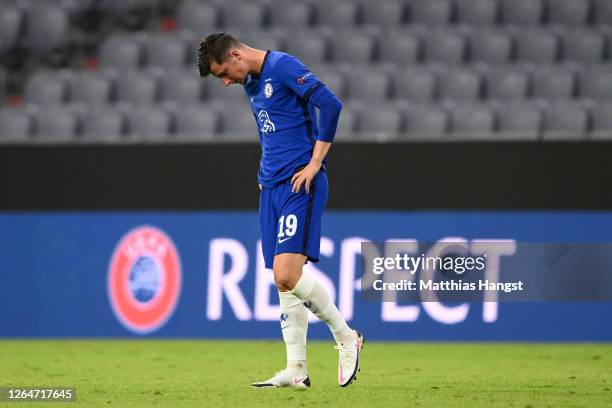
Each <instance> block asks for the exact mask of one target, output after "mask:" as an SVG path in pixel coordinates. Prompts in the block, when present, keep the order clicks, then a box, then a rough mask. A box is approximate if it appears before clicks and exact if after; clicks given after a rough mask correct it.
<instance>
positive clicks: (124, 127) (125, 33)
mask: <svg viewBox="0 0 612 408" xmlns="http://www.w3.org/2000/svg"><path fill="white" fill-rule="evenodd" d="M611 28H612V2H611V1H609V0H381V1H377V2H371V1H365V0H341V1H334V2H327V1H324V0H307V1H300V2H296V1H291V0H255V1H248V0H231V1H226V2H222V1H219V0H155V1H144V0H129V1H127V0H105V1H102V0H87V1H76V0H41V1H33V0H0V57H1V64H0V87H2V89H1V90H0V118H1V119H2V122H3V123H2V124H0V132H2V134H0V141H18V142H19V141H21V142H23V141H32V142H36V141H40V140H46V141H53V140H62V141H66V140H68V141H69V140H73V141H75V142H76V141H78V142H89V141H92V142H93V141H104V142H109V143H110V142H120V141H134V140H138V141H143V140H144V141H163V140H178V141H180V140H195V141H224V140H229V141H247V140H252V141H255V140H256V138H255V137H253V132H254V129H256V127H255V126H256V125H255V122H254V120H253V115H252V113H251V111H250V109H249V106H248V103H247V101H246V98H245V96H244V92H243V90H242V89H240V87H230V88H228V89H226V88H224V87H223V86H221V84H219V82H218V81H216V80H214V78H212V79H211V78H209V79H207V80H202V79H201V78H199V77H198V73H197V70H196V68H195V61H196V58H197V55H196V54H197V52H196V51H197V44H198V42H199V39H200V38H201V36H202V35H204V34H206V33H209V32H213V31H218V30H228V31H230V32H232V33H234V34H235V35H236V36H237V37H238V38H240V39H243V40H244V41H245V42H246V43H248V44H251V45H253V46H255V47H258V48H264V49H266V48H268V49H278V50H281V51H287V52H289V53H292V54H295V55H296V56H298V57H299V58H300V59H302V60H303V61H304V62H305V63H306V64H307V65H308V66H309V67H310V68H311V69H312V71H313V72H315V73H316V74H317V76H318V77H319V78H320V79H321V80H322V81H323V82H325V83H326V84H328V86H329V87H330V88H331V89H332V90H333V91H334V92H336V93H337V94H338V95H339V96H340V97H341V98H342V100H343V102H344V106H345V110H344V113H343V116H342V119H341V122H340V125H339V129H340V131H339V132H338V140H339V141H350V140H364V139H367V138H368V137H370V138H371V139H373V140H378V141H386V140H422V139H423V138H429V139H430V140H450V139H452V140H483V139H489V140H508V139H513V138H514V139H516V140H552V139H580V140H584V139H589V138H592V139H604V138H611V137H612V120H610V119H609V116H606V115H607V114H608V113H610V107H609V103H610V102H612V65H611V64H610V58H611V47H612V43H611V41H612V34H611V33H612V30H611ZM77 107H78V108H77ZM383 107H384V109H385V110H383V109H382V108H383ZM52 112H55V113H57V112H59V113H58V114H57V116H56V117H53V115H52ZM198 112H199V115H198ZM96 114H99V115H101V117H100V118H99V120H97V119H96V118H95V115H96ZM232 115H233V116H232ZM232 118H233V119H232ZM249 122H252V123H250V125H249ZM62 131H65V134H64V135H60V133H61V132H62ZM46 132H48V133H49V134H48V135H44V133H46ZM393 132H396V133H397V134H393ZM148 133H151V134H148ZM60 136H62V137H60Z"/></svg>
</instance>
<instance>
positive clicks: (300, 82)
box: [297, 72, 314, 85]
mask: <svg viewBox="0 0 612 408" xmlns="http://www.w3.org/2000/svg"><path fill="white" fill-rule="evenodd" d="M313 75H314V74H313V73H312V72H307V73H306V74H304V75H302V76H301V77H299V78H298V79H297V83H298V84H300V85H302V84H303V83H304V82H306V80H307V79H308V78H310V77H311V76H313Z"/></svg>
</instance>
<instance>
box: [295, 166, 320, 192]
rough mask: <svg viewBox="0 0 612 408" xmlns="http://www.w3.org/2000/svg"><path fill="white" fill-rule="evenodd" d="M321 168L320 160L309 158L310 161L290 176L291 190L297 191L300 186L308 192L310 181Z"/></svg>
mask: <svg viewBox="0 0 612 408" xmlns="http://www.w3.org/2000/svg"><path fill="white" fill-rule="evenodd" d="M319 170H321V162H320V161H317V160H311V161H310V163H308V165H307V166H306V167H304V168H303V169H302V170H300V171H298V172H297V173H295V174H294V175H293V177H291V191H293V192H294V193H298V192H299V191H300V190H301V189H302V186H304V188H305V189H306V194H310V183H311V182H312V180H313V179H314V177H315V176H316V175H317V173H318V172H319Z"/></svg>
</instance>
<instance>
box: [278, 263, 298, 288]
mask: <svg viewBox="0 0 612 408" xmlns="http://www.w3.org/2000/svg"><path fill="white" fill-rule="evenodd" d="M274 283H275V284H276V287H277V288H278V289H280V290H293V288H294V287H295V284H296V282H295V278H294V277H293V276H292V273H291V271H290V270H288V269H284V268H278V269H274Z"/></svg>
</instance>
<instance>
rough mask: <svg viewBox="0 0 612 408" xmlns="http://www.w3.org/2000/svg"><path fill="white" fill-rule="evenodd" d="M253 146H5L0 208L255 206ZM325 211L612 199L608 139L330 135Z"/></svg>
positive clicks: (580, 203) (589, 203) (570, 205)
mask: <svg viewBox="0 0 612 408" xmlns="http://www.w3.org/2000/svg"><path fill="white" fill-rule="evenodd" d="M259 157H260V146H259V145H257V144H235V145H233V144H218V145H215V144H207V145H202V144H198V145H176V144H174V145H172V144H170V145H123V146H91V145H88V146H78V145H66V146H57V145H55V146H44V145H30V146H5V147H3V148H1V149H0V196H1V199H0V209H2V210H42V209H46V210H51V209H57V210H76V209H82V210H97V209H101V210H109V209H173V210H177V209H178V210H180V209H185V210H192V209H206V210H208V209H256V208H257V205H258V198H259V194H258V193H259V192H258V188H257V181H256V172H257V167H258V161H259ZM328 170H329V171H328V174H329V180H330V198H329V204H328V208H331V209H398V210H409V209H491V210H501V209H546V210H551V209H553V210H554V209H612V143H593V142H590V143H575V142H571V143H561V142H558V143H551V142H547V143H533V142H527V143H480V142H479V143H457V144H454V143H443V144H441V143H410V144H406V143H399V144H393V143H386V144H335V145H334V146H332V149H331V151H330V153H329V156H328Z"/></svg>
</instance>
